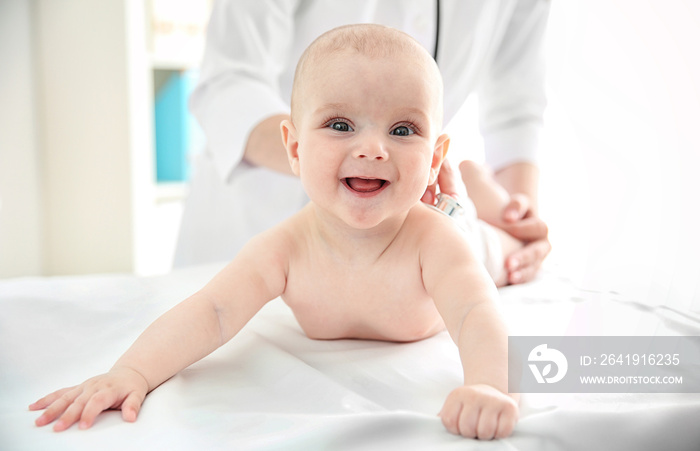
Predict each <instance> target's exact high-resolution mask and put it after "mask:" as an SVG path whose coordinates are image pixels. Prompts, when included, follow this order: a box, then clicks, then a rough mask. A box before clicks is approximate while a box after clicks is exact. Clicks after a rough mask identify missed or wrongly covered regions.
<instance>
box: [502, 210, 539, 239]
mask: <svg viewBox="0 0 700 451" xmlns="http://www.w3.org/2000/svg"><path fill="white" fill-rule="evenodd" d="M503 230H505V231H506V232H508V234H509V235H512V236H513V237H515V238H517V239H519V240H520V241H525V242H530V241H538V240H543V239H547V235H548V234H549V228H548V227H547V224H546V223H545V222H544V221H543V220H542V219H540V218H539V217H537V216H530V217H529V218H525V219H521V220H519V221H517V222H512V223H509V224H505V225H504V226H503Z"/></svg>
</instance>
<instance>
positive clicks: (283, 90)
mask: <svg viewBox="0 0 700 451" xmlns="http://www.w3.org/2000/svg"><path fill="white" fill-rule="evenodd" d="M548 12H549V1H548V0H354V1H352V2H346V1H342V0H218V1H217V2H216V3H215V5H214V9H213V11H212V15H211V20H210V22H209V26H208V30H207V46H206V50H205V54H204V59H203V63H202V67H201V72H200V81H199V84H198V86H197V88H196V89H195V91H194V93H193V95H192V98H191V101H190V108H191V111H192V113H193V114H194V115H195V117H196V118H197V119H198V121H199V122H200V124H201V125H202V128H203V129H204V132H205V135H206V138H207V148H206V150H205V152H204V153H203V154H202V155H201V156H200V157H199V158H198V160H197V161H196V162H195V168H194V177H193V180H192V182H191V186H190V195H189V197H188V199H187V202H186V206H185V212H184V215H183V221H182V224H181V228H180V236H179V239H178V245H177V250H176V255H175V262H174V264H175V266H184V265H190V264H199V263H206V262H215V261H225V260H229V259H230V258H232V257H233V256H234V255H235V254H236V253H237V252H238V250H239V249H240V248H241V247H242V246H243V244H244V243H245V242H246V241H247V240H248V239H249V238H250V237H252V236H253V235H255V234H257V233H260V232H261V231H263V230H265V229H267V228H269V227H271V226H273V225H274V224H277V223H279V222H280V221H282V220H283V219H285V218H287V217H288V216H290V215H292V214H293V213H295V212H296V211H298V210H299V209H300V208H301V207H302V206H303V205H305V204H306V202H307V200H308V199H307V198H306V195H305V194H304V191H303V189H302V186H301V183H300V182H299V180H298V179H297V178H296V177H294V176H293V175H292V174H291V171H290V169H289V165H288V162H287V157H286V153H285V152H284V149H283V147H282V143H281V139H280V132H279V123H280V121H281V119H284V118H285V117H287V115H288V114H289V101H290V94H291V87H292V80H293V77H294V70H295V66H296V62H297V60H298V59H299V56H300V55H301V53H302V52H303V51H304V49H305V48H306V47H307V46H308V45H309V44H310V43H311V42H312V41H313V40H314V39H315V38H316V37H317V36H319V35H320V34H322V33H323V32H325V31H327V30H330V29H332V28H335V27H337V26H340V25H344V24H349V23H367V22H370V23H381V24H384V25H388V26H392V27H394V28H398V29H400V30H403V31H405V32H407V33H408V34H410V35H412V36H413V37H414V38H415V39H416V40H417V41H418V42H420V43H421V44H422V45H423V46H424V47H425V48H426V49H427V50H428V51H429V52H430V53H432V54H433V55H434V56H435V57H436V60H437V62H438V66H439V67H440V70H441V72H442V75H443V79H444V86H445V102H444V105H445V107H444V108H445V114H444V117H445V123H448V122H449V120H450V119H451V118H452V117H453V116H454V115H455V113H456V112H457V111H458V110H459V108H460V106H462V104H463V103H464V102H465V100H466V98H467V96H468V95H469V94H471V93H473V92H476V93H477V94H478V99H479V110H480V129H481V133H482V136H483V139H484V145H485V153H486V163H487V165H488V166H490V168H491V169H492V170H493V171H494V174H495V177H496V180H497V181H498V182H499V183H500V184H501V185H502V186H503V187H504V188H505V189H506V190H507V192H509V193H511V194H512V195H513V202H512V205H511V208H509V209H507V210H506V211H505V212H504V218H505V219H506V222H507V223H508V224H509V225H508V226H507V227H504V228H505V229H506V231H508V232H509V233H511V234H512V235H514V236H516V237H517V238H520V239H522V240H524V241H526V242H528V245H527V246H525V247H524V248H523V249H521V250H520V251H518V252H517V253H516V254H513V255H511V256H509V258H508V259H507V260H506V268H507V269H508V273H509V280H510V281H511V282H512V283H517V282H522V281H526V280H529V279H531V278H532V277H533V276H534V274H535V272H536V271H537V268H538V267H539V265H540V263H541V262H542V260H543V259H544V257H545V256H546V255H547V253H548V252H549V249H550V247H549V242H548V240H547V229H546V225H545V224H544V223H543V222H542V221H541V220H540V219H539V218H538V217H537V215H536V201H537V179H538V172H537V166H536V150H537V140H538V134H539V132H540V129H541V127H542V115H543V111H544V108H545V104H546V100H545V93H544V64H543V59H542V46H543V45H542V44H543V37H544V31H545V28H546V22H547V17H548ZM478 210H479V205H477V211H478Z"/></svg>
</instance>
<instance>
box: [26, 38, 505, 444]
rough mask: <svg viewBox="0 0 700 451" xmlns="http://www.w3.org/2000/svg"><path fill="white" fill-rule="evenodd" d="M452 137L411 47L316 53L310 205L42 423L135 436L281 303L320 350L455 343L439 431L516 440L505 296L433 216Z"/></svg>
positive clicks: (308, 146)
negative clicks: (100, 423) (454, 365)
mask: <svg viewBox="0 0 700 451" xmlns="http://www.w3.org/2000/svg"><path fill="white" fill-rule="evenodd" d="M441 126H442V81H441V77H440V73H439V71H438V68H437V65H436V64H435V62H434V61H433V60H432V58H431V57H430V56H429V55H428V53H427V52H426V51H425V50H424V49H423V48H422V47H421V46H420V45H419V44H418V43H417V42H416V41H414V40H413V39H412V38H410V37H409V36H408V35H406V34H404V33H402V32H399V31H396V30H393V29H391V28H386V27H383V26H378V25H353V26H346V27H341V28H337V29H334V30H332V31H330V32H328V33H326V34H324V35H323V36H321V37H320V38H318V39H317V40H316V41H314V43H312V44H311V46H310V47H309V48H308V49H307V50H306V52H305V53H304V55H303V56H302V58H301V60H300V62H299V65H298V67H297V72H296V76H295V81H294V88H293V95H292V117H291V121H284V122H282V124H281V130H282V139H283V141H284V145H285V147H286V149H287V154H288V157H289V163H290V164H291V167H292V169H293V171H294V173H295V174H297V175H298V176H299V177H300V179H301V182H302V184H303V186H304V188H305V190H306V192H307V193H308V196H309V198H310V199H311V202H310V203H309V204H308V205H307V206H306V207H305V208H304V209H302V210H301V211H300V212H299V213H297V214H296V215H295V216H293V217H291V218H290V219H288V220H287V221H285V222H283V223H282V224H280V225H278V226H276V227H274V228H272V229H270V230H268V231H266V232H264V233H262V234H260V235H258V236H257V237H255V238H254V239H252V240H251V241H250V242H249V243H248V244H247V245H246V246H245V247H244V248H243V250H242V251H241V252H240V253H239V254H238V255H237V256H236V258H235V259H234V260H233V261H232V262H231V263H229V264H228V266H226V267H225V268H224V269H223V270H222V271H221V272H220V273H219V274H218V275H217V276H215V277H214V278H213V279H212V280H211V282H209V283H208V284H207V285H206V286H205V287H204V288H202V289H201V290H200V291H199V292H197V293H195V294H194V295H192V296H191V297H189V298H188V299H186V300H185V301H183V302H182V303H180V304H178V305H177V306H176V307H174V308H173V309H172V310H170V311H168V312H167V313H165V314H164V315H163V316H161V317H160V318H159V319H157V320H156V321H155V322H154V323H153V324H152V325H151V326H149V327H148V328H147V329H146V331H145V332H143V334H142V335H141V336H140V337H139V338H138V339H137V340H136V342H135V343H134V344H133V345H132V346H131V348H129V349H128V350H127V351H126V353H125V354H124V355H123V356H122V357H121V358H120V359H119V360H118V361H117V363H116V364H115V365H114V367H113V368H112V369H111V370H110V371H109V372H108V373H106V374H103V375H100V376H97V377H94V378H92V379H89V380H87V381H86V382H84V383H82V384H80V385H77V386H75V387H70V388H65V389H63V390H59V391H57V392H55V393H53V394H50V395H48V396H46V397H45V398H43V399H41V400H39V401H37V402H36V403H34V404H32V405H31V406H30V409H32V410H39V409H46V410H45V411H44V413H43V414H42V415H41V416H40V417H39V418H38V419H37V420H36V424H37V425H38V426H43V425H46V424H49V423H51V422H52V421H54V420H55V419H57V418H58V421H57V422H56V424H55V425H54V430H56V431H62V430H65V429H67V428H68V427H70V426H71V425H72V424H74V423H76V422H79V427H80V428H88V427H90V426H91V425H92V424H93V422H94V420H95V418H96V417H97V415H99V414H100V413H101V412H102V411H104V410H106V409H110V408H120V409H121V410H122V416H123V418H124V420H126V421H135V420H136V417H137V414H138V412H139V409H140V407H141V405H142V403H143V401H144V398H145V397H146V395H147V393H149V392H150V391H151V390H153V389H155V388H156V387H158V386H159V385H160V384H162V383H163V382H164V381H166V380H167V379H168V378H170V377H172V376H173V375H174V374H176V373H177V372H179V371H180V370H182V369H184V368H185V367H187V366H189V365H190V364H192V363H194V362H196V361H198V360H199V359H202V358H203V357H205V356H206V355H208V354H209V353H211V352H212V351H214V350H215V349H216V348H218V347H219V346H221V345H223V344H224V343H226V342H227V341H229V340H230V339H231V338H233V337H234V336H235V335H236V334H237V333H238V332H239V331H240V330H241V328H243V326H244V325H245V324H246V323H247V322H248V320H250V319H251V318H252V317H253V316H254V315H255V313H256V312H258V311H259V310H260V309H261V308H262V307H263V306H264V305H265V304H266V303H267V302H269V301H270V300H272V299H275V298H277V297H278V296H280V297H281V298H282V299H283V300H284V302H286V303H287V304H288V305H289V307H290V308H291V310H292V311H293V313H294V315H295V316H296V319H297V320H298V322H299V324H300V326H301V328H302V329H303V330H304V332H305V333H306V335H308V336H309V337H310V338H314V339H324V340H331V339H340V338H360V339H371V340H389V341H400V342H406V341H414V340H421V339H424V338H427V337H430V336H432V335H434V334H436V333H438V332H440V331H442V330H444V329H445V328H447V330H448V331H449V333H450V335H451V337H452V339H453V340H454V341H455V343H456V344H457V346H458V348H459V354H460V358H461V361H462V366H463V371H464V385H463V386H461V387H458V388H456V389H455V390H454V391H452V392H451V393H450V394H449V396H448V397H447V400H446V401H445V403H444V406H443V408H442V411H441V412H440V414H439V415H440V417H441V419H442V422H443V423H444V425H445V427H446V428H447V429H448V430H449V431H450V432H452V433H455V434H461V435H463V436H465V437H477V438H480V439H492V438H494V437H495V438H501V437H506V436H508V435H510V434H511V432H512V431H513V428H514V426H515V423H516V421H517V418H518V404H517V399H516V398H515V396H516V395H509V394H508V393H507V386H508V384H507V334H506V330H505V327H504V324H503V322H502V320H501V318H500V316H499V314H498V312H497V310H496V307H495V305H494V303H495V301H496V298H497V296H498V293H497V291H496V287H495V285H494V283H493V280H492V279H491V277H490V276H489V274H488V273H487V272H486V270H485V268H484V265H483V264H482V263H481V262H480V261H478V259H476V258H475V257H474V255H473V253H472V250H471V249H470V246H469V245H468V244H467V241H466V240H465V239H464V236H463V231H461V230H460V229H459V228H458V227H455V224H454V221H453V219H451V218H450V217H448V216H447V215H444V214H442V213H440V212H437V211H435V209H433V208H431V207H429V206H426V205H425V204H423V203H422V202H420V199H421V196H422V195H423V193H424V191H425V189H426V187H427V186H428V185H431V184H433V183H434V181H435V180H436V177H437V174H438V171H439V169H440V166H441V164H442V161H443V159H444V158H445V154H446V152H447V148H448V144H449V139H448V137H447V136H446V135H440V130H441ZM59 417H60V418H59Z"/></svg>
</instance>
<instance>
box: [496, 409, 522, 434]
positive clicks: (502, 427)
mask: <svg viewBox="0 0 700 451" xmlns="http://www.w3.org/2000/svg"><path fill="white" fill-rule="evenodd" d="M517 421H518V413H517V409H515V411H513V409H510V410H509V411H505V412H501V415H500V416H499V417H498V427H497V428H496V438H499V439H500V438H506V437H509V436H510V435H511V434H512V433H513V429H515V423H517Z"/></svg>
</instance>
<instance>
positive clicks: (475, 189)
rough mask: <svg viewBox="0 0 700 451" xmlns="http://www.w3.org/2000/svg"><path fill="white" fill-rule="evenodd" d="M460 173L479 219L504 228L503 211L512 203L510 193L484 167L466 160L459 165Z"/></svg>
mask: <svg viewBox="0 0 700 451" xmlns="http://www.w3.org/2000/svg"><path fill="white" fill-rule="evenodd" d="M459 171H460V172H461V174H462V181H463V182H464V186H466V188H467V194H468V195H469V198H470V199H471V200H472V202H474V206H475V207H476V212H477V215H478V216H479V218H480V219H482V220H484V221H486V222H488V223H489V224H492V225H495V226H496V227H502V226H503V224H504V223H503V209H504V208H505V207H506V205H508V203H509V202H510V195H508V192H507V191H506V190H505V189H504V188H503V187H502V186H501V185H499V184H498V183H497V182H496V181H495V180H494V178H493V174H492V173H491V172H490V171H489V170H488V169H487V168H486V167H485V166H483V165H480V164H477V163H475V162H473V161H469V160H464V161H462V162H461V163H460V164H459Z"/></svg>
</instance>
